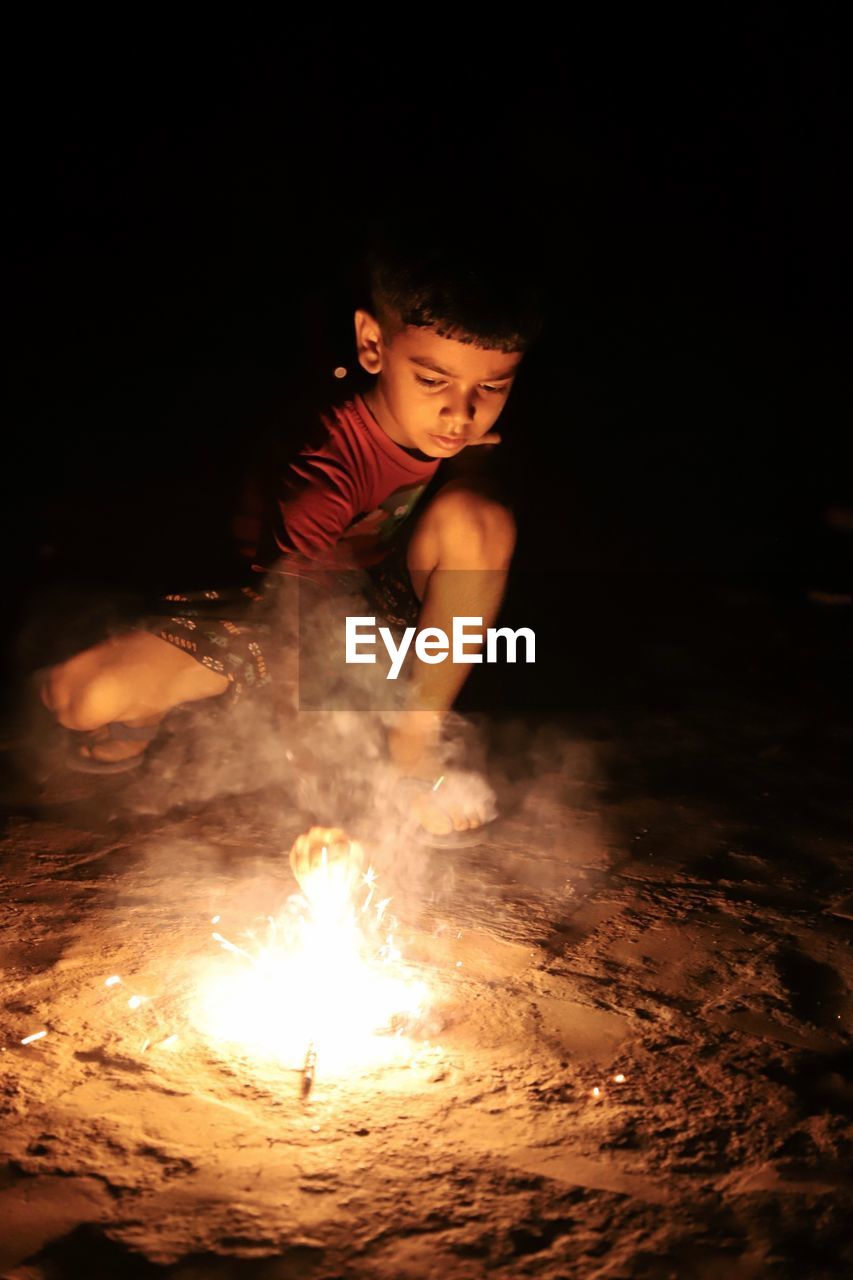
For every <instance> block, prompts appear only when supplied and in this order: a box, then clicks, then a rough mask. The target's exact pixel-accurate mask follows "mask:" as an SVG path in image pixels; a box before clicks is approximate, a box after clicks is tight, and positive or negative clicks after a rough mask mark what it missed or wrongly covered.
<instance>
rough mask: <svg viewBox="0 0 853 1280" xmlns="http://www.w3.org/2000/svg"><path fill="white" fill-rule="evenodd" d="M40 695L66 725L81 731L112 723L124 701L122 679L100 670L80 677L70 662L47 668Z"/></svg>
mask: <svg viewBox="0 0 853 1280" xmlns="http://www.w3.org/2000/svg"><path fill="white" fill-rule="evenodd" d="M41 697H42V702H43V703H44V705H45V706H46V707H47V708H48V710H49V711H52V712H53V714H54V715H55V716H56V719H57V720H58V721H59V723H60V724H61V725H62V726H63V727H64V728H65V729H76V730H79V731H86V730H89V729H100V728H101V726H102V725H105V724H109V723H110V721H112V720H114V719H115V718H116V716H117V714H118V713H119V712H120V709H121V706H122V701H123V693H122V689H121V681H120V680H119V679H117V678H116V676H114V675H110V674H108V673H105V672H97V673H94V674H92V675H91V676H89V678H87V679H86V678H81V677H80V675H79V673H75V671H74V670H73V668H72V667H71V663H64V664H62V665H61V666H58V667H54V668H53V669H52V670H51V671H50V672H48V675H47V678H46V680H45V681H44V684H43V685H42V689H41Z"/></svg>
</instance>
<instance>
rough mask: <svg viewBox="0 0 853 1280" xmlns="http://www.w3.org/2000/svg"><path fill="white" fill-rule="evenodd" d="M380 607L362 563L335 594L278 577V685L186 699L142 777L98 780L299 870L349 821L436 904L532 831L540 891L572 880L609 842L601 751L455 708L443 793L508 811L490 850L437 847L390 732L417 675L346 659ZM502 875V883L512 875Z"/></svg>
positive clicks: (135, 814) (121, 807)
mask: <svg viewBox="0 0 853 1280" xmlns="http://www.w3.org/2000/svg"><path fill="white" fill-rule="evenodd" d="M374 608H375V606H372V605H371V604H370V603H369V598H368V596H367V594H366V591H365V583H364V581H363V579H361V578H360V577H359V576H358V575H355V574H354V575H352V577H351V578H349V580H348V581H347V582H346V584H345V585H344V587H343V588H342V589H340V590H338V591H337V592H335V593H334V594H332V593H325V592H318V591H316V590H305V589H304V585H303V584H301V583H297V582H295V581H294V580H292V579H286V578H285V579H279V580H278V581H274V583H273V588H272V589H271V590H270V592H269V594H268V597H267V605H266V612H265V614H264V617H265V620H266V621H267V622H268V623H269V625H270V634H271V636H272V637H273V639H272V642H271V644H270V647H269V651H270V655H271V657H272V663H271V665H272V669H273V681H272V683H271V684H268V685H266V686H264V687H263V688H260V689H256V690H249V691H248V692H246V693H245V694H244V695H243V696H242V697H240V698H238V699H236V700H235V699H232V698H231V697H230V696H229V695H224V696H223V697H220V698H213V699H209V700H207V701H204V702H196V703H192V704H189V705H186V706H184V707H181V708H178V709H176V710H175V711H173V712H172V713H171V714H170V715H168V716H167V717H166V719H165V720H164V723H163V727H162V729H161V732H160V734H159V736H158V738H157V740H156V741H155V742H154V743H153V744H152V745H151V747H149V749H148V751H147V753H146V757H147V758H146V760H145V763H144V764H143V765H142V766H141V768H140V769H139V771H138V773H136V774H129V775H123V776H121V777H119V778H117V779H116V778H109V779H106V778H104V779H101V778H91V779H90V778H88V777H87V776H85V775H84V778H85V782H86V783H87V784H89V785H90V786H91V787H92V788H93V789H97V788H98V787H100V788H103V789H104V791H105V792H106V794H107V795H108V796H109V804H110V805H111V806H112V807H113V810H114V811H115V812H116V813H119V812H120V814H121V820H122V821H123V822H124V823H128V822H129V823H130V824H133V822H134V821H135V820H147V822H148V825H151V823H153V822H154V821H156V820H158V819H165V818H167V817H168V818H172V819H180V818H181V817H182V816H183V817H191V816H192V815H199V816H200V817H203V826H204V828H205V829H207V830H211V831H213V830H216V831H218V832H220V833H227V839H228V842H229V843H228V845H227V848H228V850H229V851H230V852H229V853H228V859H229V860H233V858H234V857H235V856H237V853H238V852H239V853H240V856H243V857H245V858H246V859H247V867H248V865H249V863H250V862H251V861H252V857H253V854H254V853H257V854H258V856H259V858H260V859H261V861H263V860H264V859H267V860H268V859H269V858H270V857H272V858H274V859H281V865H282V867H283V868H284V874H285V879H286V877H287V872H286V866H287V859H286V855H287V852H288V850H289V848H290V846H291V844H292V843H293V841H294V839H295V838H296V836H297V835H299V834H300V833H301V832H303V831H305V830H307V829H308V828H309V827H311V826H326V827H331V826H336V827H343V828H345V829H346V830H348V831H349V832H350V833H351V834H352V836H353V837H354V838H356V839H358V840H359V841H360V842H361V843H362V844H363V846H364V848H365V850H366V851H367V855H368V858H369V860H370V861H371V863H372V864H373V865H374V866H375V867H376V869H377V872H378V874H379V875H380V877H381V878H382V883H383V892H384V893H392V894H393V895H394V896H395V899H400V898H401V897H405V898H406V899H408V900H410V901H416V900H418V899H421V900H425V899H429V900H430V901H432V902H436V901H439V900H441V899H443V898H444V897H446V896H453V895H454V894H455V893H457V892H458V891H459V888H460V884H461V883H462V880H464V877H465V876H468V877H469V878H470V877H471V876H475V877H476V876H480V878H481V879H482V877H483V876H485V877H486V879H487V880H488V879H489V876H490V872H489V871H488V868H489V867H490V866H492V867H496V868H499V866H500V864H501V860H502V859H503V860H504V861H505V860H506V856H509V855H508V854H507V851H509V853H510V854H511V856H512V857H513V858H516V861H517V856H516V855H517V848H518V844H519V842H520V841H526V842H527V843H528V844H529V843H530V832H535V833H536V842H537V844H538V843H540V842H541V844H542V846H543V848H545V849H547V850H548V856H544V857H536V856H533V854H534V852H535V851H531V855H532V856H531V857H530V858H528V859H526V860H525V861H524V865H523V867H521V876H522V879H523V881H524V883H525V884H526V885H527V886H528V887H530V888H531V889H536V888H537V887H540V886H541V887H547V886H550V885H553V884H555V883H557V882H559V881H560V879H561V877H562V879H563V880H564V879H565V876H566V870H565V865H564V864H565V862H566V859H568V861H569V862H570V863H571V862H574V861H575V860H576V858H577V857H578V856H580V857H588V856H593V854H592V853H590V850H600V849H601V847H602V837H601V832H600V830H599V824H598V819H597V817H596V806H595V799H596V791H597V788H599V787H600V785H601V782H600V773H601V766H600V760H599V757H598V752H597V750H595V749H594V748H593V747H592V746H591V745H590V744H589V743H586V742H584V741H582V740H580V739H577V738H575V739H572V738H570V737H568V736H567V734H566V732H565V730H563V729H561V728H559V727H558V726H554V725H547V724H545V725H538V726H537V725H534V724H531V723H530V722H529V721H528V720H526V719H525V718H523V717H517V718H515V719H513V720H501V719H499V718H493V717H492V718H482V717H481V718H479V719H477V718H473V717H472V718H468V719H463V718H462V717H461V716H458V715H455V714H451V715H450V716H449V717H447V720H446V722H445V725H444V728H443V733H442V736H441V740H440V742H439V743H438V744H437V748H436V767H437V768H438V769H439V770H440V771H441V776H442V777H443V778H444V781H443V782H442V784H441V786H442V787H443V788H444V791H443V793H442V794H443V798H445V799H446V800H448V801H453V800H454V799H456V800H458V801H459V802H460V803H461V805H462V806H463V807H467V808H470V809H479V811H480V812H481V813H483V814H484V816H485V817H486V818H489V817H491V816H493V814H495V813H496V814H497V815H498V816H499V819H500V821H499V822H498V823H496V824H495V826H494V828H492V827H488V826H487V827H486V828H485V829H484V830H483V831H482V833H480V834H478V836H477V837H476V838H475V839H472V841H471V844H472V845H475V844H476V845H477V846H478V852H477V854H476V858H472V856H470V855H468V854H464V855H462V856H460V855H459V854H455V853H454V852H453V850H452V849H451V850H449V851H448V850H445V851H440V852H436V850H435V849H434V848H432V847H430V843H429V841H428V840H425V839H424V838H423V834H422V832H421V830H420V829H419V826H418V824H417V822H416V821H415V820H414V818H413V803H412V795H411V793H410V792H407V791H406V789H405V788H401V786H400V785H399V780H398V778H397V776H396V774H395V772H394V771H393V770H392V769H391V768H390V767H389V765H388V763H387V751H386V735H387V731H388V728H389V727H390V726H391V725H392V724H393V722H394V718H395V716H396V715H397V713H398V712H399V711H400V710H402V708H403V706H404V702H405V699H406V694H407V690H406V680H405V679H404V678H400V679H399V680H396V681H390V680H387V679H386V678H385V677H386V665H385V664H384V663H382V662H381V661H380V662H377V663H376V664H363V665H362V664H358V665H352V664H347V663H346V662H345V660H344V647H345V626H344V622H345V618H346V617H347V616H354V615H359V616H370V615H371V614H372V613H373V611H374ZM104 612H105V611H104ZM404 674H405V673H404ZM41 732H42V734H43V735H44V725H42V728H41ZM54 732H55V731H54ZM45 736H46V735H45ZM63 736H64V737H65V738H67V735H63ZM76 781H77V782H78V784H79V781H80V776H79V775H78V778H77V779H76ZM143 825H144V824H143ZM522 832H523V833H524V834H523V835H520V834H519V833H522ZM217 839H218V837H217ZM216 847H217V848H219V847H221V842H220V844H217V845H216ZM555 853H556V854H558V855H559V854H563V855H565V857H564V858H562V860H561V857H560V856H555ZM179 856H180V857H181V859H182V860H183V859H184V858H185V857H186V856H187V850H186V848H183V847H182V849H181V851H180V854H179ZM217 857H218V855H217ZM202 862H203V863H204V865H205V866H206V867H207V870H208V871H210V870H211V867H210V863H209V861H205V859H204V858H202ZM475 863H476V866H475V865H474V864H475ZM478 867H479V868H480V870H479V871H478V870H477V868H478ZM460 869H461V870H460ZM460 875H461V879H460ZM491 879H492V882H493V884H494V886H495V890H496V892H497V891H500V890H499V889H498V886H499V885H500V884H501V883H502V881H501V877H500V875H499V874H496V875H494V876H492V877H491ZM291 887H292V886H291Z"/></svg>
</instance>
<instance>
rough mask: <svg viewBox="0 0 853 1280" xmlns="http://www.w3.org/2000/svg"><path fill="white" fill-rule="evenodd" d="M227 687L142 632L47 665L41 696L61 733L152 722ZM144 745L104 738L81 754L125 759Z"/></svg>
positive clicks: (218, 677) (188, 658)
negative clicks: (119, 724)
mask: <svg viewBox="0 0 853 1280" xmlns="http://www.w3.org/2000/svg"><path fill="white" fill-rule="evenodd" d="M227 688H228V680H227V678H226V677H225V676H223V675H219V674H218V673H217V672H215V671H210V670H208V668H207V667H204V666H202V664H201V663H200V662H197V661H196V659H195V658H193V657H192V656H191V655H190V654H188V653H185V652H184V651H183V650H182V649H179V648H178V647H177V646H176V645H173V644H170V643H169V642H168V641H167V640H161V639H160V638H159V636H155V635H152V634H151V633H150V632H147V631H129V632H127V633H125V634H124V635H121V636H117V637H115V638H114V639H110V640H105V641H104V642H103V643H102V644H97V645H94V646H93V647H92V648H91V649H85V650H84V651H83V652H82V653H78V654H75V655H74V657H73V658H69V659H68V661H67V662H62V663H59V664H58V665H57V666H55V667H52V668H51V669H50V670H49V671H48V672H47V674H46V676H45V679H44V681H43V683H42V687H41V698H42V701H43V702H44V704H45V706H46V707H47V708H48V710H49V711H52V712H53V714H54V715H55V716H56V719H57V720H58V721H59V723H60V724H61V725H64V727H65V728H66V729H75V730H79V731H84V732H91V731H93V730H97V729H101V728H103V727H104V726H106V725H108V724H111V723H113V722H114V721H121V722H122V723H124V724H129V725H131V726H142V725H150V724H156V723H157V722H158V721H159V720H162V718H163V716H165V715H166V713H167V712H168V711H171V710H172V708H173V707H177V706H179V705H180V704H181V703H183V702H194V701H197V700H199V699H201V698H211V697H216V696H217V695H218V694H222V693H224V692H225V690H226V689H227ZM146 745H147V744H146V743H145V742H135V741H118V740H114V739H112V738H109V737H107V736H105V737H104V739H103V741H97V740H96V741H95V742H94V743H92V744H91V745H90V746H89V747H85V746H82V747H81V750H82V751H83V752H84V753H86V754H90V755H92V756H93V757H94V758H95V759H98V760H124V759H127V758H128V757H129V756H132V755H136V754H138V753H139V752H141V751H144V750H145V747H146Z"/></svg>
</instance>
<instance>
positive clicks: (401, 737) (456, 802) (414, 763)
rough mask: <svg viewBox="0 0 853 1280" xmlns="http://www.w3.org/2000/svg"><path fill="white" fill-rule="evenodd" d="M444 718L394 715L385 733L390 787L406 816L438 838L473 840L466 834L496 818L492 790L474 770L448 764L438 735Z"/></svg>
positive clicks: (413, 713) (421, 714)
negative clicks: (393, 777) (392, 770)
mask: <svg viewBox="0 0 853 1280" xmlns="http://www.w3.org/2000/svg"><path fill="white" fill-rule="evenodd" d="M444 728H445V721H444V719H443V717H441V716H439V715H437V714H436V713H435V712H431V711H408V712H404V713H402V714H401V715H398V717H397V719H396V721H395V723H394V724H393V726H392V727H391V729H390V730H389V733H388V748H389V754H390V756H391V762H392V765H393V766H394V767H395V769H396V771H397V782H396V784H395V792H396V797H397V800H398V803H399V804H400V806H401V808H402V809H403V810H404V812H405V814H406V816H410V817H412V818H414V819H415V821H416V822H417V824H418V826H419V828H420V830H421V832H422V833H423V834H425V835H426V836H428V837H430V838H431V839H433V840H435V841H436V842H437V843H441V842H446V843H448V844H450V843H456V844H458V843H461V842H462V837H463V836H467V837H469V838H467V839H466V840H465V841H464V842H465V843H469V844H470V843H475V839H471V838H470V836H471V834H472V833H473V832H475V831H478V830H479V829H480V827H483V826H485V825H486V824H487V823H489V822H492V821H494V819H495V818H496V817H497V806H496V803H495V794H494V792H493V791H492V789H491V787H490V786H489V784H488V783H487V782H486V780H485V779H484V778H483V777H482V776H481V775H480V774H478V773H471V772H467V771H463V770H460V769H451V768H447V767H446V766H445V765H443V764H442V762H441V755H442V752H441V749H440V747H439V740H440V737H441V736H442V730H443V729H444Z"/></svg>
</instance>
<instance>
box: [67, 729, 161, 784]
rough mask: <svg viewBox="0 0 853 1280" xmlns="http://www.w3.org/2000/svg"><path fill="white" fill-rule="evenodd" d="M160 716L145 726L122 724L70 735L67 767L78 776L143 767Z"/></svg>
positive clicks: (122, 771)
mask: <svg viewBox="0 0 853 1280" xmlns="http://www.w3.org/2000/svg"><path fill="white" fill-rule="evenodd" d="M162 719H163V717H162V716H158V717H157V718H156V720H153V721H149V722H148V723H147V724H137V725H130V724H124V723H123V722H121V721H118V720H117V721H113V723H112V724H105V725H103V726H102V727H101V728H100V729H93V730H91V731H90V732H88V733H79V732H78V733H73V742H72V746H71V749H70V751H69V755H68V766H69V768H71V769H75V770H77V771H78V772H80V773H124V772H126V771H127V770H129V769H135V768H137V767H138V766H139V765H141V764H142V760H143V756H144V755H145V751H146V749H147V747H148V745H149V743H150V742H151V741H152V739H153V738H155V737H156V736H157V734H158V732H159V730H160V724H161V722H162Z"/></svg>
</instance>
